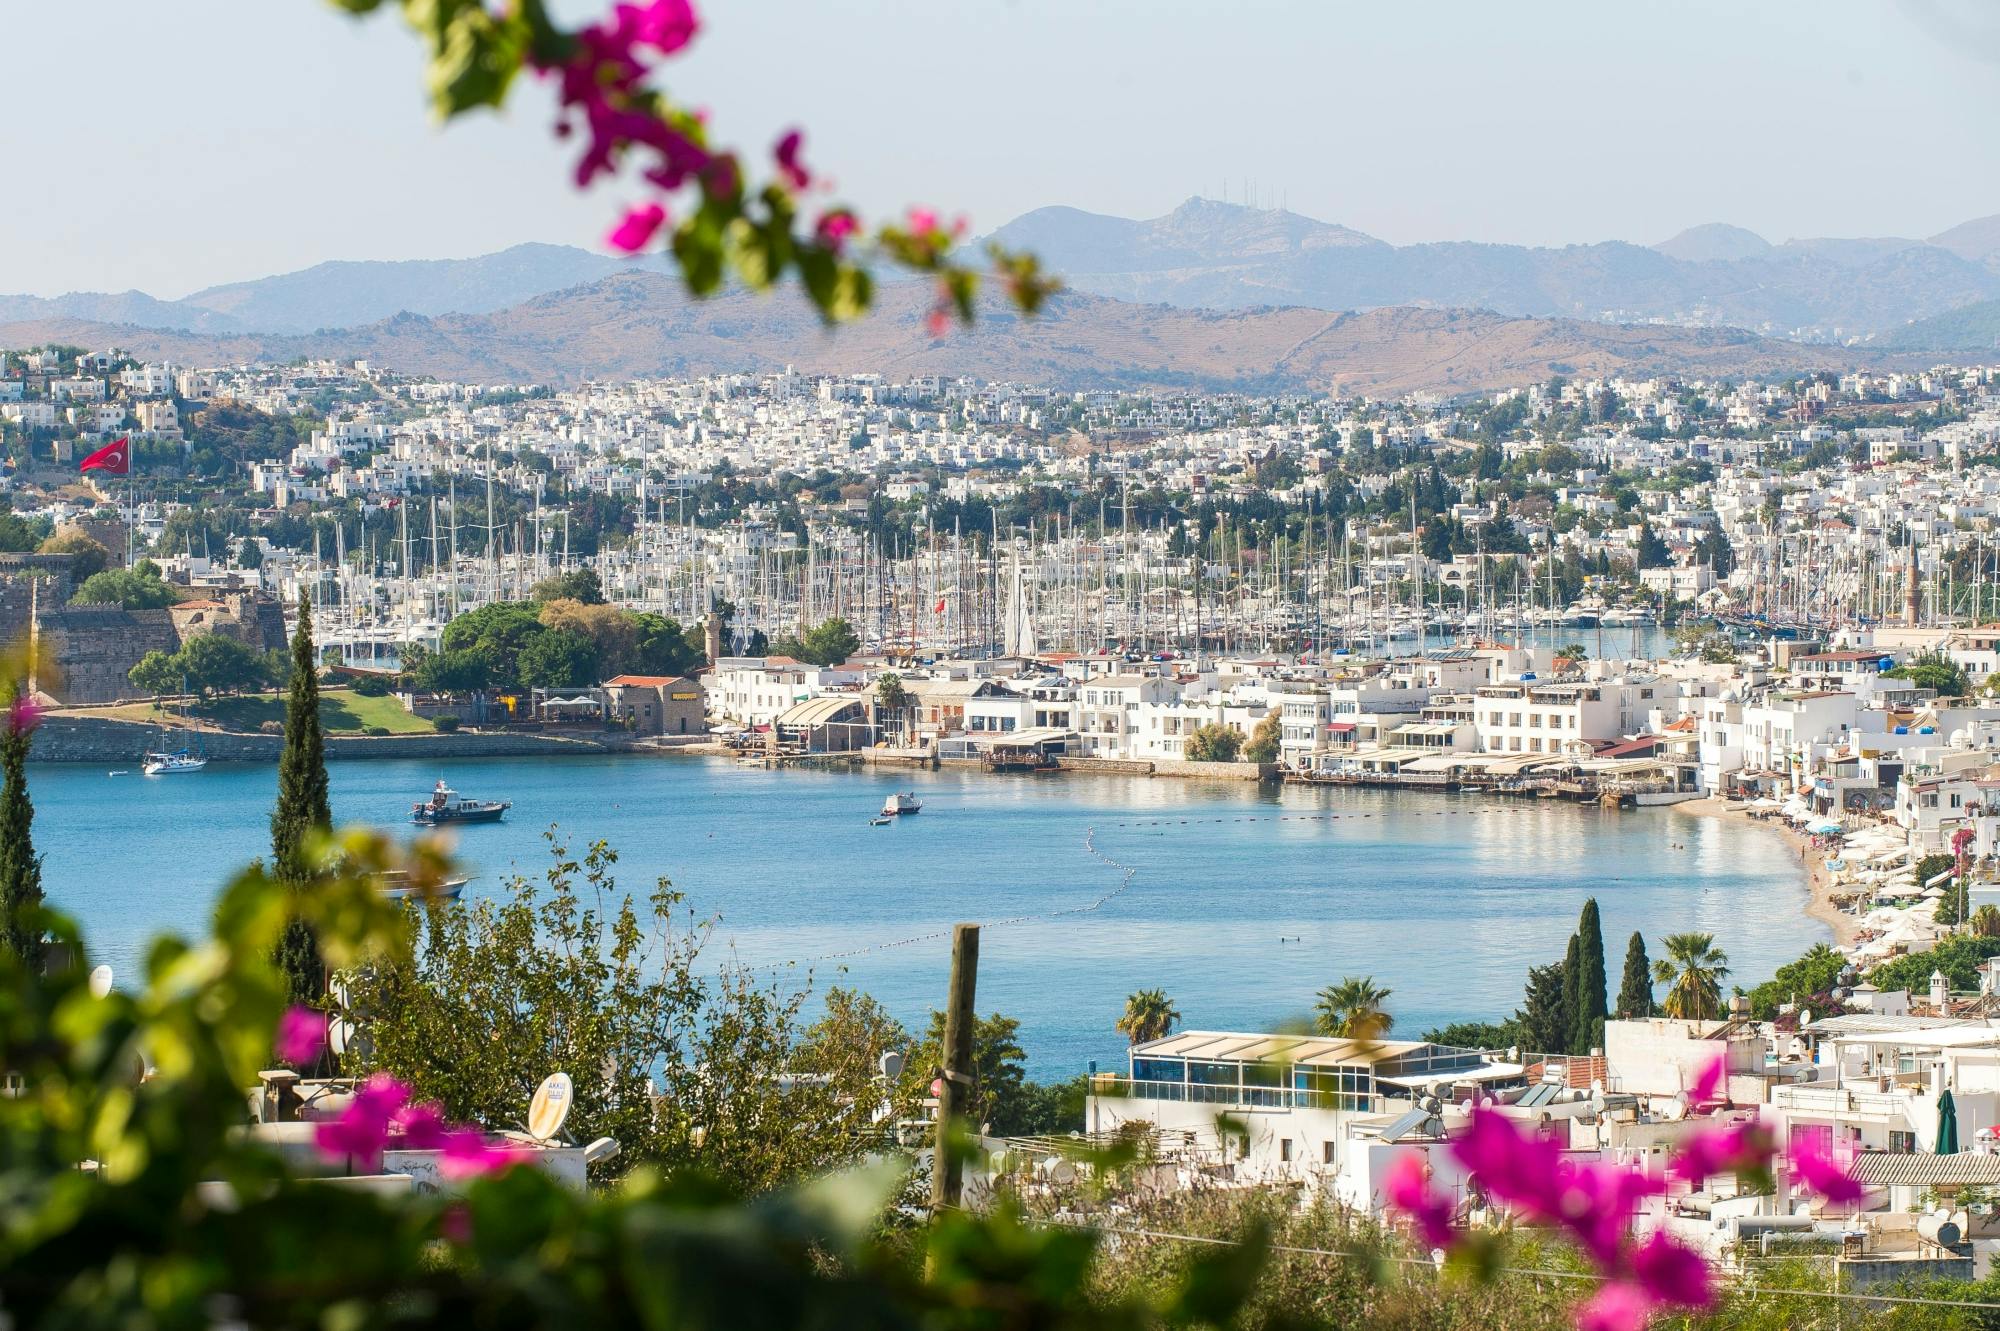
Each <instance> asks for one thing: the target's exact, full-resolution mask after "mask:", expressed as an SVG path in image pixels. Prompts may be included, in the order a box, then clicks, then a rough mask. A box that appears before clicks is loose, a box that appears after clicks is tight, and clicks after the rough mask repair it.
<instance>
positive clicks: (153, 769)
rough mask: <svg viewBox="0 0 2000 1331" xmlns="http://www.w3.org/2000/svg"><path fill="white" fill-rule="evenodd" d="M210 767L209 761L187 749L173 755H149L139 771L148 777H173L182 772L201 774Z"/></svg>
mask: <svg viewBox="0 0 2000 1331" xmlns="http://www.w3.org/2000/svg"><path fill="white" fill-rule="evenodd" d="M206 766H208V759H206V758H204V757H202V756H201V755H200V754H198V753H189V752H188V751H187V750H186V749H177V750H175V751H174V752H172V753H149V754H147V755H146V761H145V762H144V763H143V764H141V765H140V768H139V770H140V771H142V772H144V773H145V774H146V775H147V776H173V775H175V774H177V773H180V772H199V771H200V770H201V769H202V768H204V767H206Z"/></svg>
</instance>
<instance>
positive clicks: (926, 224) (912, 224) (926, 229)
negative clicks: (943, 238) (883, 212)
mask: <svg viewBox="0 0 2000 1331" xmlns="http://www.w3.org/2000/svg"><path fill="white" fill-rule="evenodd" d="M903 225H904V226H905V227H906V228H908V230H909V232H910V234H911V235H914V236H928V235H930V234H931V233H932V232H933V231H936V230H937V229H938V219H937V214H936V213H935V212H932V211H931V210H930V209H929V208H912V209H910V211H909V214H908V215H907V216H906V217H904V219H903Z"/></svg>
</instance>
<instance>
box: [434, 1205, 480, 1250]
mask: <svg viewBox="0 0 2000 1331" xmlns="http://www.w3.org/2000/svg"><path fill="white" fill-rule="evenodd" d="M438 1233H439V1234H440V1235H441V1236H443V1238H444V1240H445V1242H447V1243H456V1244H457V1245H458V1246H459V1247H461V1248H463V1247H464V1246H465V1245H466V1244H468V1243H470V1242H472V1208H471V1207H469V1206H467V1205H466V1204H465V1203H464V1202H453V1203H452V1204H451V1205H450V1206H447V1207H445V1208H444V1210H442V1211H440V1212H439V1213H438Z"/></svg>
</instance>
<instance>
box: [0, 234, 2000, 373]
mask: <svg viewBox="0 0 2000 1331" xmlns="http://www.w3.org/2000/svg"><path fill="white" fill-rule="evenodd" d="M992 238H993V239H996V240H999V241H1002V242H1004V243H1006V244H1009V245H1015V246H1020V247H1023V248H1027V249H1031V250H1033V251H1035V252H1036V253H1037V254H1038V255H1040V257H1041V258H1042V260H1043V262H1044V263H1045V264H1046V265H1047V266H1048V267H1049V268H1050V269H1051V270H1053V271H1055V272H1056V273H1059V274H1060V275H1061V276H1062V278H1063V280H1064V281H1065V282H1067V283H1068V284H1069V286H1070V287H1071V288H1072V289H1074V290H1077V291H1084V292H1089V293H1091V294H1094V295H1100V296H1110V297H1113V298H1115V299H1118V300H1125V301H1135V302H1139V303H1141V304H1155V305H1171V306H1176V307H1179V308H1183V309H1217V310H1242V309H1254V308H1258V307H1262V306H1301V307H1305V308H1308V309H1318V310H1366V309H1376V308H1380V307H1384V306H1398V305H1410V306H1417V307H1421V308H1434V309H1480V310H1491V311H1493V312H1494V313H1496V314H1503V315H1514V316H1520V317H1531V318H1562V319H1589V320H1598V321H1604V322H1623V323H1644V322H1672V323H1685V324H1692V325H1704V326H1705V325H1715V326H1725V327H1736V328H1744V329H1749V330H1751V331H1753V332H1758V333H1763V334H1765V335H1768V336H1777V337H1787V338H1793V339H1802V340H1807V341H1840V342H1847V341H1855V340H1859V339H1865V338H1869V337H1877V338H1887V337H1889V336H1890V335H1892V334H1894V333H1895V332H1896V331H1897V330H1900V329H1902V328H1904V327H1906V326H1907V325H1910V324H1912V323H1914V322H1917V321H1920V320H1925V319H1929V318H1932V317H1934V316H1938V315H1943V314H1947V313H1949V312H1950V311H1953V310H1956V309H1959V308H1961V307H1965V306H1970V305H1975V304H1977V303H1980V302H1983V301H1988V300H2000V216H1994V217H1985V218H1979V219H1977V220H1974V221H1971V222H1966V223H1964V224H1963V225H1960V226H1956V227H1953V228H1951V229H1950V230H1949V231H1944V232H1940V233H1939V234H1937V235H1935V236H1932V237H1930V238H1929V239H1927V240H1915V239H1907V238H1899V237H1872V238H1852V239H1837V238H1836V239H1827V238H1822V239H1805V240H1787V241H1785V242H1783V243H1782V244H1772V243H1771V242H1769V241H1767V240H1765V239H1764V238H1763V237H1762V236H1759V235H1757V234H1756V233H1755V232H1752V231H1747V230H1745V229H1743V228H1741V227H1735V226H1729V225H1725V224H1721V223H1715V224H1710V225H1707V226H1698V227H1692V228H1690V229H1689V230H1686V231H1683V232H1681V233H1680V234H1679V235H1677V236H1674V237H1672V238H1671V239H1668V240H1664V241H1661V242H1660V243H1658V244H1656V245H1638V244H1631V243H1628V242H1625V241H1617V240H1614V241H1603V242H1599V243H1595V244H1589V245H1566V246H1559V247H1530V246H1522V245H1493V244H1481V243H1476V242H1461V241H1450V242H1439V243H1431V244H1417V245H1392V244H1389V243H1388V242H1386V241H1382V240H1378V239H1376V238H1375V237H1373V236H1369V235H1365V234H1363V233H1362V232H1360V231H1356V230H1354V229H1352V228H1350V227H1345V226H1340V225H1336V224H1334V223H1330V222H1320V221H1315V220H1314V219H1312V218H1309V217H1302V216H1300V215H1299V214H1297V213H1292V212H1287V211H1285V210H1283V209H1264V208H1247V207H1243V206H1241V205H1237V204H1228V203H1217V202H1215V201H1214V200H1209V199H1190V200H1188V201H1187V202H1186V203H1183V204H1182V205H1181V206H1180V207H1178V208H1176V209H1174V210H1173V211H1172V212H1170V213H1167V214H1166V215H1164V216H1161V217H1155V218H1150V219H1145V220H1135V219H1131V218H1124V217H1110V216H1106V215H1104V214H1100V213H1090V212H1084V211H1082V210H1080V209H1076V208H1039V209H1036V210H1035V211H1033V212H1030V213H1026V214H1024V215H1022V216H1021V217H1018V218H1016V219H1014V220H1013V221H1011V222H1009V223H1007V224H1006V225H1005V226H1003V227H1001V228H1000V229H999V230H998V231H996V232H994V233H993V236H992ZM634 268H639V269H645V270H651V271H658V270H659V268H660V264H659V261H657V260H650V261H634V260H629V259H617V258H612V257H610V256H607V255H602V254H594V253H591V252H590V251H587V250H582V249H577V248H574V247H571V246H566V245H543V244H527V245H516V246H514V247H513V248H512V249H508V250H503V251H501V252H500V253H498V254H488V255H483V256H480V257H478V258H471V259H421V260H405V261H400V262H384V261H359V262H334V263H323V264H319V265H317V266H315V267H312V268H307V269H304V270H302V271H300V272H295V273H284V274H280V275H278V276H275V277H266V278H259V279H255V280H251V281H245V282H231V283H228V284H226V285H222V286H215V287H209V288H207V289H206V290H203V291H197V292H196V293H194V294H193V295H191V296H187V297H184V298H182V299H180V300H171V301H170V300H160V299H158V298H156V297H153V296H150V295H147V294H145V293H144V292H138V291H127V292H121V293H116V294H108V293H101V292H73V293H71V294H68V295H63V296H54V297H38V296H7V295H0V322H20V321H28V320H46V319H83V320H89V321H91V322H97V323H117V324H133V325H136V326H138V327H142V328H160V329H178V330H183V331H187V332H199V333H217V334H229V333H255V334H270V333H290V334H303V333H310V332H314V331H317V330H320V329H337V328H352V327H358V326H362V325H366V324H370V323H374V322H377V321H379V320H382V319H387V318H389V317H391V316H392V315H396V314H400V313H403V312H406V311H407V312H409V313H412V314H422V315H446V314H488V313H493V312H496V311H499V310H504V309H507V308H509V307H511V306H514V305H518V304H520V303H521V302H523V301H527V300H530V299H532V298H534V297H536V296H541V295H546V294H548V293H551V292H555V291H562V290H567V289H569V288H572V287H576V286H580V285H583V284H587V283H590V282H593V281H596V280H597V279H599V278H603V277H608V276H611V275H613V274H615V273H621V272H628V271H631V270H632V269H634Z"/></svg>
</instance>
